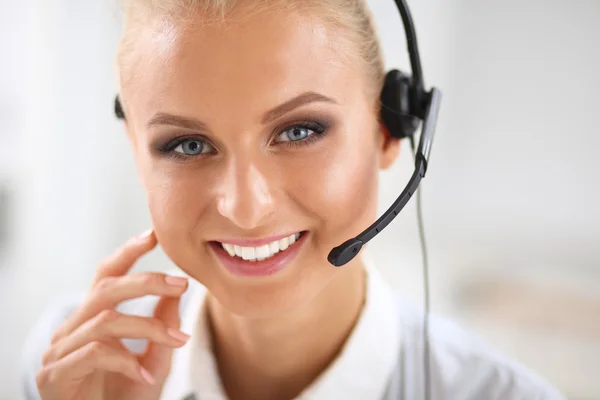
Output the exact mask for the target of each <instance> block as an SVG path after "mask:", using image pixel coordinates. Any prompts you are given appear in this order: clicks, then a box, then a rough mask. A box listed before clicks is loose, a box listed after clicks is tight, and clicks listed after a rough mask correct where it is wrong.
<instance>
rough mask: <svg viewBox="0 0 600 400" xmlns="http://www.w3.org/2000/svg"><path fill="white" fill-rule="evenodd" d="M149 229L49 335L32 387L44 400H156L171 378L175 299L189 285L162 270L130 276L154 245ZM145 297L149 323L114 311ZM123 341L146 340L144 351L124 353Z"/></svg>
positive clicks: (105, 265) (180, 341) (176, 343)
mask: <svg viewBox="0 0 600 400" xmlns="http://www.w3.org/2000/svg"><path fill="white" fill-rule="evenodd" d="M156 243H157V240H156V236H155V235H154V232H153V231H149V232H148V233H146V234H144V235H142V236H139V237H136V238H133V239H131V240H129V241H128V242H127V243H126V244H125V245H123V246H122V247H121V248H120V249H119V250H118V251H117V252H116V253H115V254H114V255H113V256H111V257H109V258H108V259H106V260H105V261H104V262H102V263H101V264H100V265H99V266H98V268H97V273H96V276H95V278H94V281H93V284H92V286H91V288H90V290H89V292H88V294H87V296H86V298H85V300H84V301H83V303H82V304H81V305H80V307H79V308H78V309H77V310H75V311H74V312H73V313H72V314H71V316H70V317H69V318H68V319H67V320H66V321H65V322H64V323H63V324H62V325H61V326H60V327H59V328H58V329H57V330H56V331H55V332H54V335H53V337H52V340H51V345H50V347H49V348H48V349H47V351H46V352H45V353H44V357H43V361H42V365H43V367H42V368H41V369H40V371H39V372H38V373H37V376H36V382H37V387H38V390H39V392H40V395H41V397H42V399H43V400H84V399H85V400H109V399H110V400H121V399H123V400H157V399H159V398H160V395H161V391H162V386H163V384H164V382H165V380H166V378H167V376H168V375H169V371H170V368H171V357H172V353H173V348H177V347H181V346H183V345H184V344H185V343H186V341H187V339H188V338H189V337H188V336H187V335H185V334H183V333H182V332H180V331H179V324H180V321H179V300H180V296H181V295H182V294H183V293H184V292H185V291H186V290H187V280H186V278H181V277H171V276H167V275H165V274H160V273H138V274H129V275H127V272H128V271H129V270H130V269H131V267H132V266H133V264H134V263H135V262H136V260H137V259H138V258H140V257H141V256H142V255H143V254H145V253H147V252H149V251H150V250H152V249H153V248H154V247H155V246H156ZM146 295H157V296H160V299H159V301H158V303H157V305H156V308H155V310H154V316H153V317H152V318H147V317H138V316H131V315H125V314H121V313H119V312H117V311H116V310H115V308H116V306H117V305H118V304H119V303H121V302H123V301H125V300H130V299H134V298H137V297H143V296H146ZM123 338H141V339H148V347H147V348H146V351H145V352H144V353H143V354H136V353H133V352H131V351H129V350H128V349H127V348H126V347H125V346H124V345H123V344H122V343H121V341H120V339H123Z"/></svg>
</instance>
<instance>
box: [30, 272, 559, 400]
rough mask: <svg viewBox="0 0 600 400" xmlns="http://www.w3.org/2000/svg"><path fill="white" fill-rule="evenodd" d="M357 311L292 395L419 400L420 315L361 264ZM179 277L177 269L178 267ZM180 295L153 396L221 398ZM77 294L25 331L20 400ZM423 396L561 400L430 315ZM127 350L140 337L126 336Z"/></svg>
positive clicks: (200, 323)
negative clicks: (169, 352)
mask: <svg viewBox="0 0 600 400" xmlns="http://www.w3.org/2000/svg"><path fill="white" fill-rule="evenodd" d="M366 265H367V286H366V287H367V290H366V299H365V304H364V307H363V310H362V312H361V315H360V316H359V319H358V321H357V323H356V326H355V327H354V329H353V331H352V332H351V334H350V337H349V338H348V340H347V342H346V344H345V345H344V347H343V349H342V351H341V352H340V354H339V355H338V357H337V358H336V359H335V360H334V361H333V362H332V364H331V365H330V366H329V367H328V368H327V369H326V370H325V371H323V373H322V374H321V375H320V376H319V377H318V378H317V379H316V380H315V382H313V383H312V384H311V385H310V386H309V387H307V388H306V389H305V390H304V391H303V392H302V393H301V394H300V395H299V396H298V397H297V398H296V399H294V400H332V399H344V400H419V399H425V396H424V382H425V378H424V373H423V372H424V368H423V347H424V346H423V336H422V332H423V331H422V327H423V313H422V312H420V311H419V310H418V309H417V308H416V307H413V306H411V305H410V303H408V302H406V301H404V300H402V299H400V298H399V297H398V296H397V295H395V294H394V293H393V292H392V290H391V288H390V286H389V285H388V284H387V283H386V282H385V281H384V280H383V278H382V277H381V276H380V274H379V273H378V271H377V270H376V268H374V267H373V266H372V265H371V263H370V262H368V261H367V263H366ZM177 274H179V275H181V274H182V273H181V272H179V271H178V273H177ZM189 281H190V288H189V289H188V291H187V292H186V293H185V294H184V296H183V297H182V301H181V305H180V310H181V330H183V331H184V332H188V333H191V335H192V338H191V339H190V340H189V341H188V343H187V344H186V345H185V346H183V347H181V348H179V349H176V350H175V351H174V355H173V360H172V366H171V373H170V375H169V378H168V379H167V381H166V382H165V386H164V387H163V392H162V397H161V399H160V400H193V399H194V400H227V397H226V394H225V391H224V390H223V387H222V385H221V381H220V379H219V374H218V369H217V364H216V360H215V358H214V355H213V353H212V351H211V346H210V336H209V331H208V327H207V324H206V318H205V315H204V309H205V308H204V307H203V303H204V298H205V294H206V289H205V288H204V287H203V286H202V285H200V284H199V283H198V282H196V281H195V280H193V279H190V280H189ZM80 300H81V296H79V297H77V298H71V299H69V300H67V302H66V303H65V302H63V303H61V304H59V305H58V307H57V308H55V309H53V310H52V311H50V312H49V313H48V314H47V315H46V316H45V317H44V318H43V319H42V321H40V323H39V324H38V326H37V327H36V328H35V329H34V330H33V331H32V334H31V336H30V338H29V340H28V345H27V346H26V350H25V353H24V365H23V367H24V370H23V371H24V373H23V387H24V392H25V398H26V399H27V400H37V399H39V398H40V397H39V394H38V392H37V388H36V386H35V375H36V373H37V370H39V368H40V367H41V357H42V354H43V353H44V351H45V349H46V348H47V346H48V344H49V342H50V337H51V336H52V332H53V331H54V330H55V329H56V327H58V325H60V323H61V322H62V320H64V319H65V318H66V317H67V316H68V314H69V313H70V312H71V311H72V310H73V309H74V308H75V307H76V306H77V304H78V301H80ZM155 303H156V299H155V298H151V297H146V298H142V299H136V300H133V301H131V302H128V303H124V304H122V306H120V307H119V309H120V310H121V311H122V312H125V313H128V314H135V315H144V316H149V315H152V311H153V309H154V305H155ZM429 327H430V335H429V343H430V385H429V386H430V391H431V397H430V398H431V400H442V399H444V400H446V399H447V400H488V399H489V400H493V399H498V400H521V399H523V400H525V399H527V400H530V399H539V400H542V399H543V400H564V399H565V398H564V396H562V395H561V394H560V393H559V392H558V391H556V390H555V389H554V388H552V387H551V386H550V385H549V384H547V383H546V382H545V381H543V380H542V379H541V378H539V377H538V376H537V375H535V374H534V373H532V372H531V371H529V370H528V369H526V368H524V367H523V366H520V365H518V364H517V363H515V362H513V361H512V360H510V359H508V358H507V357H505V356H504V355H502V354H500V353H498V352H495V351H494V350H492V349H490V348H489V347H488V346H487V345H486V344H485V343H483V342H482V341H481V340H480V339H479V338H478V337H476V336H475V335H473V334H472V333H469V332H467V331H465V330H463V329H461V328H460V327H458V326H457V325H455V324H453V323H452V322H450V321H447V320H445V319H443V318H440V317H435V316H432V317H430V323H429ZM126 344H127V345H128V346H129V347H130V348H131V349H132V350H134V351H140V350H141V349H143V346H144V344H145V341H143V340H128V341H126Z"/></svg>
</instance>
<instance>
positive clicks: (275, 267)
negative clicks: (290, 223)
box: [209, 232, 309, 277]
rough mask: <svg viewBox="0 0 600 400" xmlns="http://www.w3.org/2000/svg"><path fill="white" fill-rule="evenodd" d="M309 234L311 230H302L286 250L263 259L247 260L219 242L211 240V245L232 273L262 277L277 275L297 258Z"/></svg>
mask: <svg viewBox="0 0 600 400" xmlns="http://www.w3.org/2000/svg"><path fill="white" fill-rule="evenodd" d="M308 235H309V232H302V234H301V235H300V238H299V239H298V240H297V241H296V242H294V244H292V245H291V246H290V247H288V248H287V249H286V250H284V251H280V252H279V253H277V254H275V255H274V256H273V257H271V258H267V259H266V260H262V261H246V260H243V259H241V258H239V257H231V256H230V255H229V253H227V252H226V251H225V249H224V248H223V247H222V246H221V244H220V243H217V242H209V246H210V247H211V248H212V250H213V251H214V252H215V254H216V256H217V258H218V259H219V261H220V262H221V264H222V265H223V266H224V267H225V269H227V270H228V271H229V272H231V273H232V274H234V275H238V276H244V277H261V276H270V275H275V274H276V273H278V272H280V271H282V270H283V269H284V268H285V267H286V266H288V265H289V264H290V263H291V262H292V260H293V259H294V258H296V256H297V255H298V253H299V252H300V250H301V249H302V246H303V245H304V243H306V238H307V237H308ZM282 237H286V236H282ZM273 240H276V239H273ZM273 240H271V241H273ZM225 243H228V242H225ZM267 243H269V242H267ZM231 244H233V243H231Z"/></svg>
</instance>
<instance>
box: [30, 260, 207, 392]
mask: <svg viewBox="0 0 600 400" xmlns="http://www.w3.org/2000/svg"><path fill="white" fill-rule="evenodd" d="M167 273H169V274H170V275H178V276H185V274H183V273H182V272H180V271H179V270H176V271H175V270H174V271H168V272H167ZM204 292H205V289H204V287H203V286H201V285H200V284H199V283H198V282H196V281H195V280H194V279H191V278H190V279H189V289H188V290H187V292H186V293H185V294H184V295H183V296H182V298H181V303H180V307H179V310H180V315H181V318H182V320H184V319H186V318H191V317H192V316H191V315H189V314H190V312H188V311H191V308H192V307H191V306H192V301H193V300H194V298H197V296H199V295H202V294H203V293H204ZM85 296H86V293H85V292H79V293H72V294H68V295H63V296H61V297H60V298H58V299H57V300H55V301H53V302H52V304H50V305H49V306H48V307H47V308H46V309H45V310H44V312H43V313H42V315H41V317H40V318H39V319H38V320H37V321H36V323H35V324H34V326H33V328H32V329H31V330H30V331H29V333H28V335H27V338H26V340H25V346H24V347H23V351H22V354H21V363H20V377H21V388H22V391H23V396H24V397H23V398H24V399H25V400H39V399H40V396H39V394H38V390H37V384H36V375H37V372H38V371H39V370H40V369H41V368H42V357H43V355H44V352H45V351H46V349H48V347H49V346H50V340H51V338H52V335H53V334H54V331H56V329H58V327H59V326H60V325H61V324H62V323H63V322H64V321H65V320H66V319H67V318H68V317H69V316H70V315H71V313H73V311H75V310H76V309H77V308H78V307H79V306H80V305H81V304H82V302H83V301H84V299H85ZM157 301H158V297H156V296H146V297H142V298H138V299H133V300H130V301H127V302H124V303H121V304H120V305H119V307H118V308H117V310H118V311H120V312H122V313H124V314H130V315H139V316H151V315H152V313H153V312H154V307H155V306H156V303H157ZM123 342H124V344H125V345H126V346H127V348H129V349H130V350H132V351H134V352H140V351H142V350H143V348H144V347H145V345H146V341H145V340H142V339H124V340H123Z"/></svg>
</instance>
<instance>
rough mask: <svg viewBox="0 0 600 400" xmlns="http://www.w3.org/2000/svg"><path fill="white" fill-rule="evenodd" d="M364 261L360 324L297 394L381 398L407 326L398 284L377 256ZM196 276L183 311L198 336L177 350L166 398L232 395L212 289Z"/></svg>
mask: <svg viewBox="0 0 600 400" xmlns="http://www.w3.org/2000/svg"><path fill="white" fill-rule="evenodd" d="M364 261H365V265H366V271H367V274H366V276H367V290H366V299H365V304H364V307H363V310H362V312H361V315H360V317H359V319H358V321H357V323H356V326H355V327H354V330H353V331H352V333H351V334H350V337H349V338H348V340H347V342H346V344H345V345H344V347H343V349H342V351H341V352H340V354H339V356H338V357H337V358H336V359H335V360H334V361H333V363H332V364H331V365H330V366H329V367H328V368H327V369H326V370H325V371H324V372H323V373H322V374H321V376H320V377H319V378H318V379H317V380H316V381H315V382H313V383H312V384H311V385H310V386H309V387H308V388H307V389H305V390H304V391H303V392H302V393H301V394H300V395H299V396H298V397H297V398H296V399H295V400H329V399H333V398H343V399H348V400H353V399H357V400H364V399H380V398H382V396H383V394H384V393H385V390H386V388H387V385H388V381H389V379H390V377H391V374H392V372H393V370H394V368H395V366H396V363H397V361H398V354H399V352H400V343H401V337H400V336H401V331H400V325H399V323H398V313H397V311H396V302H395V300H394V294H393V292H392V289H391V288H390V287H389V285H388V284H387V283H386V282H385V281H384V280H383V278H382V277H381V275H380V274H379V272H378V271H377V269H376V268H375V267H374V266H373V264H372V262H371V261H370V260H368V259H364ZM192 281H193V279H190V282H191V283H192ZM193 282H194V286H196V287H194V288H193V289H194V290H193V292H192V295H191V296H190V298H189V299H188V301H187V304H189V306H188V307H186V310H185V312H184V313H182V330H183V331H184V332H190V333H191V336H192V338H191V339H190V341H189V342H188V343H187V344H186V345H185V346H184V347H182V348H180V349H177V350H176V351H175V354H174V358H173V364H172V365H173V367H172V369H171V375H170V376H169V379H168V381H167V383H166V384H165V388H164V391H163V393H165V396H164V398H163V399H162V400H183V399H184V398H186V396H188V395H190V394H191V393H195V394H196V397H195V399H197V400H227V396H226V394H225V391H224V390H223V387H222V385H221V382H220V379H219V375H218V369H217V364H216V360H215V358H214V356H213V353H212V350H211V345H210V334H209V330H208V326H207V321H206V315H205V307H204V304H205V303H204V298H205V293H206V290H205V289H204V288H203V287H202V286H201V285H200V284H197V282H195V281H193ZM190 313H193V315H190ZM169 393H173V397H172V396H171V395H169ZM190 398H192V397H190Z"/></svg>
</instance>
